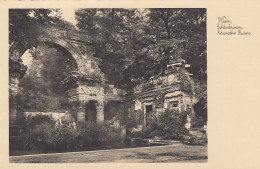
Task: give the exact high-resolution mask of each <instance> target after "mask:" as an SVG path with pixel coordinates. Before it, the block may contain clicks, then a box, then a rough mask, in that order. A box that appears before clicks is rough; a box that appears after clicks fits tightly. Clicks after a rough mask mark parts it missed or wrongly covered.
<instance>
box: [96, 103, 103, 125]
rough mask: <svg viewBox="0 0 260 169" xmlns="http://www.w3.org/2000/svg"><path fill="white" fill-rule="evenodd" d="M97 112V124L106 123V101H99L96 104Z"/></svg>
mask: <svg viewBox="0 0 260 169" xmlns="http://www.w3.org/2000/svg"><path fill="white" fill-rule="evenodd" d="M96 110H97V123H103V122H104V101H98V102H97V103H96Z"/></svg>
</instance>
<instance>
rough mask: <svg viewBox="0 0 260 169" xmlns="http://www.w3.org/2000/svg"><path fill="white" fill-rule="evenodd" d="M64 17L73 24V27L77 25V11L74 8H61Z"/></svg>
mask: <svg viewBox="0 0 260 169" xmlns="http://www.w3.org/2000/svg"><path fill="white" fill-rule="evenodd" d="M60 11H61V13H62V15H61V17H62V18H63V19H65V20H66V21H68V22H71V23H72V24H73V25H76V23H77V21H76V19H75V16H74V13H75V9H72V8H61V9H60Z"/></svg>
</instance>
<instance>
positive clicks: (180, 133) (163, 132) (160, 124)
mask: <svg viewBox="0 0 260 169" xmlns="http://www.w3.org/2000/svg"><path fill="white" fill-rule="evenodd" d="M186 121H187V112H182V113H179V112H175V111H171V110H167V111H166V112H165V113H162V114H160V115H159V116H158V117H157V118H156V117H153V118H152V120H151V121H150V123H148V125H147V126H146V128H145V130H144V131H142V132H138V133H133V134H132V135H131V136H134V137H141V138H154V137H156V136H159V137H161V138H163V139H174V140H182V139H183V137H184V136H185V135H186V134H187V133H188V130H187V129H186V128H185V123H186Z"/></svg>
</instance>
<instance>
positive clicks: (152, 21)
mask: <svg viewBox="0 0 260 169" xmlns="http://www.w3.org/2000/svg"><path fill="white" fill-rule="evenodd" d="M75 15H76V19H77V21H78V23H77V26H78V28H79V29H80V30H81V31H84V32H85V33H86V34H88V35H89V36H93V37H101V39H102V40H103V43H102V45H101V46H100V47H98V48H97V50H96V55H95V57H99V58H101V59H102V62H101V64H100V68H101V70H102V71H103V72H106V74H105V76H106V78H107V79H108V81H109V82H110V83H112V84H114V85H115V86H117V87H118V86H119V87H124V86H131V85H133V84H132V81H131V79H137V78H144V79H149V78H150V77H151V76H154V75H158V74H164V72H165V70H166V67H167V64H172V63H175V62H176V61H177V60H178V59H184V60H186V61H187V63H189V64H190V65H191V68H189V72H190V73H192V74H193V77H194V78H192V79H191V81H192V83H193V84H194V87H195V89H194V91H193V92H194V98H195V99H194V100H195V102H194V104H195V103H197V102H199V101H201V100H202V101H203V102H204V108H203V111H205V110H207V108H206V106H207V98H206V97H207V88H206V87H205V86H206V83H207V67H206V65H207V64H206V61H207V58H206V9H204V8H193V9H191V8H185V9H184V8H176V9H174V8H171V9H170V8H152V9H113V8H112V9H80V10H77V11H76V13H75ZM115 74H117V76H114V75H115ZM201 93H203V94H201ZM201 111H202V110H198V111H196V113H197V112H198V113H200V112H201Z"/></svg>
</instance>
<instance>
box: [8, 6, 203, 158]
mask: <svg viewBox="0 0 260 169" xmlns="http://www.w3.org/2000/svg"><path fill="white" fill-rule="evenodd" d="M8 12H9V18H8V22H9V161H10V163H99V162H106V163H117V162H118V163H119V162H123V163H126V162H127V163H175V162H182V163H191V162H192V163H207V160H208V154H207V145H208V133H207V125H208V123H207V122H208V120H207V119H208V111H207V33H206V32H207V26H206V25H207V9H206V8H77V9H74V8H71V9H69V8H66V9H63V8H26V9H19V8H12V9H9V10H8Z"/></svg>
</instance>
